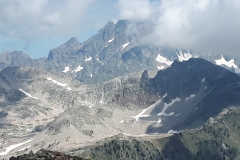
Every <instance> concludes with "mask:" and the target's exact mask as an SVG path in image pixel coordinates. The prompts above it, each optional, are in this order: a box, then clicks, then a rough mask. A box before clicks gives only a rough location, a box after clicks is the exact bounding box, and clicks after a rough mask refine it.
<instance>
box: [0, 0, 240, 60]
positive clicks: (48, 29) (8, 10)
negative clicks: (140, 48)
mask: <svg viewBox="0 0 240 160" xmlns="http://www.w3.org/2000/svg"><path fill="white" fill-rule="evenodd" d="M239 15H240V1H239V0H230V1H229V0H181V1H180V0H1V1H0V53H1V52H5V51H10V52H11V51H16V50H20V51H24V52H25V53H27V54H29V55H30V56H31V57H32V58H41V57H46V56H47V55H48V52H49V50H50V49H53V48H55V47H58V46H59V45H61V44H62V43H64V42H66V41H67V40H69V39H70V38H72V37H77V38H78V40H79V42H83V41H85V40H87V38H89V37H90V36H92V35H94V34H96V33H97V31H98V30H99V29H101V28H102V27H103V26H104V25H105V24H106V23H107V22H108V21H110V20H112V21H114V22H116V21H117V20H118V19H130V20H136V21H139V20H148V21H152V22H154V23H155V24H156V27H155V31H154V33H153V34H152V35H150V37H148V38H147V39H146V40H145V43H147V44H153V45H157V46H160V47H161V46H181V47H182V48H186V49H190V50H198V51H202V52H211V53H218V54H229V55H231V56H232V57H234V56H236V55H240V51H239V44H240V21H239Z"/></svg>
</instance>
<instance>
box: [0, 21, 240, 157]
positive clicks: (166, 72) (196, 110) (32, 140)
mask: <svg viewBox="0 0 240 160" xmlns="http://www.w3.org/2000/svg"><path fill="white" fill-rule="evenodd" d="M154 26H155V25H154V24H153V23H150V22H147V21H143V22H134V21H128V20H120V21H118V22H117V23H116V24H114V23H113V22H108V23H107V24H106V26H104V28H103V29H101V30H100V31H99V32H98V33H97V34H96V35H94V36H93V37H91V38H89V39H88V40H87V41H85V42H83V43H79V42H78V40H77V39H76V38H71V39H70V40H69V41H67V42H66V43H64V44H62V45H61V46H59V47H57V48H55V49H52V50H51V51H50V52H49V55H48V57H47V58H40V59H31V58H30V57H29V56H28V55H26V54H25V53H23V52H20V51H15V52H12V53H7V52H6V53H2V54H0V68H1V71H0V91H1V92H0V93H1V94H0V119H1V124H0V125H1V127H0V133H1V136H0V143H1V144H0V145H1V148H0V156H2V157H3V158H5V157H11V156H15V155H20V154H23V153H28V152H29V151H30V150H32V151H33V152H34V153H35V152H37V151H39V150H40V149H42V148H43V149H47V150H58V151H61V152H66V153H68V154H73V155H77V156H81V157H84V158H87V159H89V158H90V159H92V158H93V159H119V158H122V159H149V157H150V156H152V158H151V159H157V158H156V157H159V159H166V157H167V158H168V159H176V155H175V154H173V153H172V152H171V151H175V150H178V152H182V153H183V154H181V156H183V157H182V158H180V159H184V156H188V157H190V159H191V158H197V157H201V156H196V154H198V155H202V156H206V155H207V153H205V152H204V154H203V153H202V152H201V151H202V149H203V147H201V146H199V145H195V146H196V147H197V148H198V149H196V150H192V146H190V147H189V145H192V144H190V142H189V139H188V138H189V137H190V135H192V134H195V132H200V133H201V134H200V135H203V134H205V133H207V132H208V135H207V136H208V137H214V138H216V136H215V134H213V131H212V130H213V129H216V130H217V129H218V128H216V127H212V121H213V120H216V123H218V124H219V123H220V122H221V123H222V121H223V120H224V123H225V122H227V120H225V119H228V118H227V115H230V120H229V121H228V126H230V124H231V123H237V122H236V121H237V120H235V119H233V120H232V117H234V115H237V114H238V106H239V103H240V77H239V75H238V73H240V72H239V71H240V70H239V68H238V63H237V61H235V60H233V59H229V60H226V59H228V58H226V59H225V58H224V57H226V56H225V55H222V56H221V55H219V56H212V55H210V54H205V53H194V52H192V51H191V52H190V51H188V50H186V51H185V50H180V49H176V48H160V47H157V46H152V45H147V44H144V41H143V39H144V38H147V37H148V35H150V34H152V33H153V30H154ZM236 60H237V59H236ZM222 66H223V67H225V68H223V67H222ZM236 73H237V74H236ZM229 108H234V111H231V110H229ZM226 110H227V111H228V112H227V113H229V114H227V115H226V116H222V117H221V116H220V115H221V114H222V113H223V112H224V111H226ZM235 112H236V113H235ZM230 113H231V114H230ZM221 118H223V120H222V119H221ZM224 118H225V119H224ZM210 122H211V123H210ZM219 125H220V124H219ZM235 125H236V124H235ZM202 126H204V127H205V128H202ZM226 126H227V125H226ZM226 126H225V128H226ZM219 127H224V126H219ZM206 128H207V129H206ZM210 130H211V132H210ZM223 130H224V129H223ZM229 130H230V129H229V128H228V131H229ZM221 131H222V130H221ZM219 132H220V130H219ZM229 132H230V133H229V134H231V136H232V135H234V134H239V132H238V131H237V130H236V131H235V129H234V131H232V130H231V131H229ZM226 133H227V132H226ZM185 135H186V136H185ZM225 135H226V134H225ZM179 136H180V139H179V138H178V137H179ZM136 137H140V138H139V139H138V138H136ZM192 137H194V138H198V143H203V142H202V141H204V140H206V138H205V139H204V138H201V137H198V135H194V136H192ZM233 139H236V138H235V137H233ZM225 140H226V143H227V145H228V144H229V143H230V142H229V141H231V143H233V142H232V140H229V136H228V137H227V138H226V139H225ZM207 141H209V140H208V139H207ZM213 141H214V140H212V143H213ZM216 141H217V143H218V142H219V141H220V139H216ZM222 141H223V139H222ZM123 142H124V143H123ZM178 142H179V146H178V145H175V144H177V143H178ZM180 142H181V143H180ZM221 143H223V142H221ZM126 144H127V145H126ZM135 145H137V146H135ZM212 145H214V143H213V144H212ZM126 146H127V149H126ZM146 146H147V148H148V149H146ZM182 146H185V148H184V147H182ZM222 146H223V147H222V148H228V147H226V145H225V144H224V145H222ZM224 146H225V147H224ZM236 146H238V143H236V144H235V146H234V149H235V148H236ZM111 147H113V148H111ZM119 147H120V148H121V149H119ZM124 147H125V149H122V148H124ZM168 147H170V148H173V149H172V150H170V151H169V152H168V151H167V150H168V149H169V148H168ZM174 147H177V148H174ZM196 147H195V148H196ZM134 148H135V149H136V151H133V150H134ZM179 148H183V149H182V150H179ZM193 148H194V147H193ZM213 148H214V147H213ZM220 148H221V147H220ZM149 149H150V150H152V152H151V153H148V151H144V152H143V150H149ZM164 149H165V150H164ZM218 149H219V148H218ZM104 150H105V153H104V152H103V151H104ZM116 150H119V151H120V150H122V151H121V153H118V152H116ZM229 150H230V149H229ZM127 152H128V154H127ZM130 152H131V153H132V152H133V155H132V158H130ZM163 152H164V153H163ZM200 152H201V153H200ZM230 152H231V153H228V152H227V151H226V153H225V152H222V151H221V152H216V155H215V152H214V155H211V156H212V157H214V156H215V157H218V156H219V154H221V156H220V157H218V158H219V159H221V158H223V157H224V156H226V158H232V157H234V158H236V157H238V151H237V149H236V153H235V151H232V150H231V151H230ZM232 152H234V154H233V153H232ZM117 153H118V154H117ZM223 153H224V154H225V155H224V156H223V155H222V154H223ZM137 154H139V155H141V154H143V155H141V156H139V155H137ZM160 154H161V156H159V155H160ZM172 154H173V156H172V157H171V156H170V155H172ZM104 155H105V157H104ZM110 155H112V157H109V156H110ZM120 155H121V156H120ZM127 155H128V156H127ZM141 157H142V158H141ZM154 157H155V158H154ZM161 157H162V158H161ZM185 158H186V157H185ZM200 159H201V158H200ZM209 159H211V158H209Z"/></svg>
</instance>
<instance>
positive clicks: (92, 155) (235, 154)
mask: <svg viewBox="0 0 240 160" xmlns="http://www.w3.org/2000/svg"><path fill="white" fill-rule="evenodd" d="M239 117H240V109H239V108H230V109H225V110H224V111H223V112H222V113H221V114H219V115H218V116H217V117H215V118H211V119H209V121H208V122H207V123H206V124H205V125H203V127H200V128H197V129H191V130H185V131H182V132H180V133H175V134H173V135H172V136H169V137H165V138H162V137H160V136H146V137H128V136H124V135H118V136H114V137H111V138H107V139H105V140H102V141H99V142H98V143H96V144H95V145H94V146H89V147H86V148H81V149H78V150H75V151H73V152H72V154H74V155H81V156H84V157H88V158H89V159H99V160H100V159H129V160H131V159H139V160H147V159H154V160H165V159H169V160H177V159H178V160H188V159H189V160H192V159H197V160H212V159H216V160H225V159H229V160H234V159H239V158H240V150H239V148H240V143H239V136H240V124H239Z"/></svg>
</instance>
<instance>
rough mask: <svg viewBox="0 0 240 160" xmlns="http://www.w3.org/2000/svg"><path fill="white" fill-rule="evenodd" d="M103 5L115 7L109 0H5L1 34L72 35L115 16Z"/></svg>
mask: <svg viewBox="0 0 240 160" xmlns="http://www.w3.org/2000/svg"><path fill="white" fill-rule="evenodd" d="M103 5H105V6H106V7H109V8H110V9H109V11H110V12H112V11H113V9H114V7H112V6H111V5H112V3H110V2H107V0H103V1H101V2H99V1H98V0H87V1H77V0H11V1H9V0H1V1H0V34H1V35H2V36H5V37H9V36H10V37H13V38H19V39H23V40H25V41H29V42H30V41H32V40H37V39H39V38H46V37H52V36H55V37H56V36H59V37H61V36H67V37H69V38H71V36H76V35H77V34H78V33H80V32H83V31H84V30H88V29H95V28H98V27H99V25H101V27H102V25H104V24H103V23H102V22H104V23H106V22H107V21H108V20H109V19H112V18H114V17H112V15H114V14H109V13H106V12H105V11H103V9H104V8H103V7H102V6H103ZM110 6H111V7H110Z"/></svg>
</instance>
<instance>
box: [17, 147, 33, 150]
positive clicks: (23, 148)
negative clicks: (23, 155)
mask: <svg viewBox="0 0 240 160" xmlns="http://www.w3.org/2000/svg"><path fill="white" fill-rule="evenodd" d="M29 147H31V146H27V147H24V148H22V149H19V150H18V151H23V150H25V149H27V148H29Z"/></svg>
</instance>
